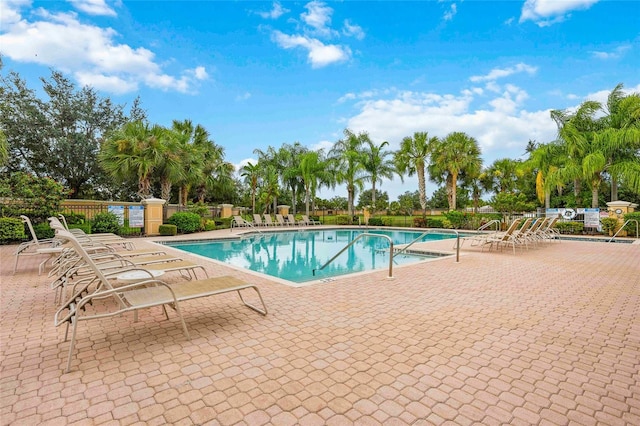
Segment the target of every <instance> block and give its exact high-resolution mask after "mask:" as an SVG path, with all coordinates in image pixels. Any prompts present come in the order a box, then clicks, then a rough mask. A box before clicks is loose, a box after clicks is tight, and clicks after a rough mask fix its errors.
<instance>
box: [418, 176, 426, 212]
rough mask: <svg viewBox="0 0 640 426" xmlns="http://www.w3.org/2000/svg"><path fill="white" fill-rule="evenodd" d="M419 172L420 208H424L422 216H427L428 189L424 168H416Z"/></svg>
mask: <svg viewBox="0 0 640 426" xmlns="http://www.w3.org/2000/svg"><path fill="white" fill-rule="evenodd" d="M416 168H417V172H418V195H419V196H420V207H422V216H425V215H426V214H427V188H426V186H427V185H426V182H425V180H424V168H423V167H416Z"/></svg>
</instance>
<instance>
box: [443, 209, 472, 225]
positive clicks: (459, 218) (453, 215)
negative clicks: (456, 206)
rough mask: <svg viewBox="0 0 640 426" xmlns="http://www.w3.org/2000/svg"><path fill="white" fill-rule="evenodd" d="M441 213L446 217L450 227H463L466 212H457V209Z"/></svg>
mask: <svg viewBox="0 0 640 426" xmlns="http://www.w3.org/2000/svg"><path fill="white" fill-rule="evenodd" d="M442 215H443V216H444V217H445V218H447V220H448V221H449V223H450V224H451V227H453V228H455V229H460V228H464V226H465V225H466V223H467V214H466V213H462V212H459V211H457V210H452V211H449V212H444V213H442Z"/></svg>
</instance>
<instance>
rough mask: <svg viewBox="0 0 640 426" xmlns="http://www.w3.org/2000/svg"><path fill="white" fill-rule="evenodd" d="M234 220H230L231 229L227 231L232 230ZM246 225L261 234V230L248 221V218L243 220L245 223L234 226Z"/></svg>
mask: <svg viewBox="0 0 640 426" xmlns="http://www.w3.org/2000/svg"><path fill="white" fill-rule="evenodd" d="M235 222H236V221H235V220H234V219H232V220H231V229H229V231H231V232H233V224H234V223H235ZM247 225H248V226H249V227H250V228H251V229H253V230H254V231H258V233H259V234H262V231H261V230H259V229H258V228H256V226H255V225H254V224H253V223H251V222H249V221H248V220H245V225H243V226H240V225H238V226H236V228H246V227H247Z"/></svg>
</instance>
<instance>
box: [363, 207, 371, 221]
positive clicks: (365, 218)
mask: <svg viewBox="0 0 640 426" xmlns="http://www.w3.org/2000/svg"><path fill="white" fill-rule="evenodd" d="M362 213H363V214H364V223H365V224H367V223H369V217H371V212H370V211H369V208H368V207H365V208H364V209H363V210H362Z"/></svg>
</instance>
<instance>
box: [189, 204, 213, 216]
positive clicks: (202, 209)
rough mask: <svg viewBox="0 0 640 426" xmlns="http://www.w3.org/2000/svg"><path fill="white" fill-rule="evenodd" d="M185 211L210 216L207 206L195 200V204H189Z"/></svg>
mask: <svg viewBox="0 0 640 426" xmlns="http://www.w3.org/2000/svg"><path fill="white" fill-rule="evenodd" d="M187 211H188V212H189V213H195V214H197V215H198V216H200V217H207V216H209V217H211V212H210V211H209V206H207V205H206V204H204V203H201V202H197V203H195V204H190V205H189V206H188V207H187Z"/></svg>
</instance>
